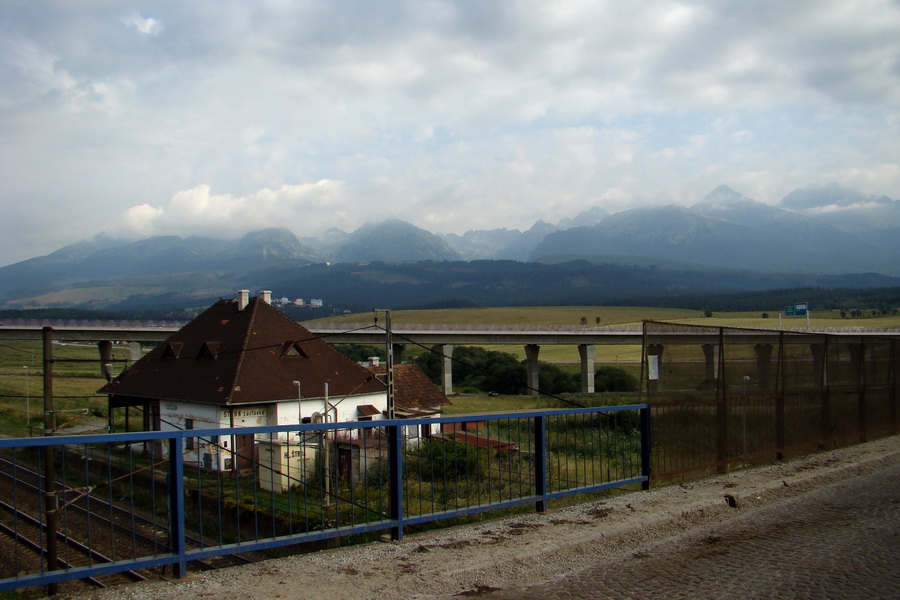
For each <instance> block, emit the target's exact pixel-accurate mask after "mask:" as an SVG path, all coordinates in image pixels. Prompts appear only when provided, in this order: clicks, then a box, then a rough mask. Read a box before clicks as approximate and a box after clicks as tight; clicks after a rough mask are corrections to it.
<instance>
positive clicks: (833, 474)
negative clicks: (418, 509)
mask: <svg viewBox="0 0 900 600" xmlns="http://www.w3.org/2000/svg"><path fill="white" fill-rule="evenodd" d="M898 465H900V436H894V437H890V438H885V439H882V440H878V441H875V442H870V443H867V444H862V445H859V446H854V447H852V448H844V449H840V450H835V451H831V452H823V453H819V454H814V455H811V456H807V457H804V458H802V459H797V460H793V461H789V462H785V463H782V464H777V465H772V466H767V467H759V468H753V469H747V470H744V471H740V472H735V473H730V474H728V475H723V476H716V477H711V478H708V479H704V480H700V481H695V482H691V483H686V484H682V485H674V486H668V487H663V488H659V489H654V490H651V491H649V492H631V493H623V494H621V495H618V496H615V497H611V498H608V499H604V500H597V501H594V502H589V503H585V504H581V505H578V506H573V507H567V508H562V509H558V510H550V511H548V512H546V513H544V514H527V515H521V516H517V517H513V518H508V519H503V520H497V521H491V522H485V523H481V524H477V525H466V526H461V527H455V528H451V529H445V530H440V531H432V532H428V533H422V534H414V535H407V536H406V537H405V538H404V540H403V541H402V542H400V543H394V542H375V543H371V544H366V545H362V546H355V547H350V548H339V549H334V550H325V551H321V552H317V553H314V554H306V555H301V556H294V557H288V558H282V559H275V560H269V561H265V562H261V563H256V564H252V565H245V566H242V567H234V568H231V569H226V570H221V571H214V572H208V573H204V574H201V575H191V576H190V577H188V578H185V579H183V580H178V581H150V582H144V583H139V584H134V585H128V586H123V587H119V588H116V589H110V590H96V591H86V592H83V593H80V594H79V595H68V596H66V595H60V597H62V598H72V599H74V598H79V599H87V598H90V599H97V600H113V599H115V600H120V599H131V598H153V599H160V600H168V599H171V600H176V599H177V600H183V599H184V598H210V599H218V598H222V599H226V598H227V599H233V598H242V599H245V600H272V599H300V598H304V599H307V598H329V599H333V600H341V599H344V598H346V599H355V600H358V599H364V598H379V599H397V598H419V599H425V598H451V597H457V598H460V597H462V598H464V597H472V596H481V597H485V598H497V599H501V598H544V597H558V598H594V597H650V596H652V595H654V594H656V597H659V594H660V593H661V589H663V590H666V591H670V592H673V591H674V588H673V587H672V586H675V585H678V584H679V582H678V581H674V580H673V579H672V578H673V577H675V578H677V577H678V576H679V575H677V574H676V575H673V574H672V573H674V572H675V571H672V569H670V567H669V566H668V565H670V564H671V563H672V561H671V560H668V559H666V558H665V557H667V556H668V557H673V556H680V557H681V559H679V560H681V565H682V567H681V569H682V570H681V571H679V573H681V575H680V576H682V577H684V576H685V573H690V572H691V571H692V570H697V567H698V566H699V567H702V569H700V570H703V573H701V575H702V576H703V577H701V578H700V579H697V578H695V577H693V575H692V576H691V578H690V580H687V581H682V582H680V583H681V584H683V585H684V586H686V587H684V588H683V589H684V590H688V592H686V595H681V594H675V593H673V594H671V597H675V596H679V597H701V598H702V597H707V598H711V597H760V598H761V597H773V598H778V597H822V596H821V595H817V594H815V593H813V591H814V590H815V588H814V587H809V585H806V584H802V585H801V583H798V580H795V579H791V578H790V577H789V575H790V573H791V572H793V571H795V570H796V569H798V568H807V567H808V564H807V562H805V561H806V559H804V558H803V557H801V558H798V559H796V560H800V564H801V565H807V567H796V565H795V564H794V563H791V564H794V566H791V565H787V566H785V569H784V577H786V578H787V579H786V581H787V583H785V585H794V587H793V588H790V587H785V588H783V589H782V590H781V591H780V592H779V591H778V590H777V589H776V588H775V587H773V586H769V585H768V584H769V583H771V582H772V581H774V580H773V579H772V578H770V577H769V576H768V575H766V574H763V575H759V573H758V569H757V568H756V567H750V566H747V567H746V568H745V569H744V570H745V571H747V572H748V573H751V574H754V573H755V574H756V575H754V576H755V577H756V579H760V578H761V584H760V585H763V586H764V588H763V589H766V590H768V593H766V594H753V593H749V592H750V591H751V590H750V589H748V588H747V587H746V586H747V585H749V584H746V583H745V584H736V583H735V582H734V580H735V575H734V573H733V572H731V571H728V570H727V566H728V565H734V564H737V565H746V564H748V562H749V560H750V559H749V558H748V556H749V555H744V554H741V552H744V550H740V549H738V550H734V552H736V554H734V555H732V556H730V557H729V556H728V554H727V553H725V552H723V548H726V547H728V548H732V547H733V548H739V545H738V544H736V543H731V542H737V541H738V538H743V539H744V540H751V541H752V540H753V539H756V538H758V537H760V536H759V535H757V534H758V533H760V532H768V533H766V535H768V536H770V537H771V536H775V535H776V534H777V536H776V537H777V544H781V549H779V553H782V552H787V550H788V549H789V548H791V547H794V546H804V545H806V546H808V545H809V543H810V542H809V539H808V538H807V537H804V536H806V535H809V534H810V532H815V531H816V530H818V529H819V525H820V523H818V522H816V521H815V519H814V518H813V523H812V524H811V525H809V526H807V527H799V526H795V525H791V527H788V526H787V524H788V523H793V520H792V517H789V516H788V515H789V514H793V515H796V513H797V512H798V511H800V512H801V513H802V512H804V511H808V512H810V514H812V511H811V510H809V507H812V506H813V505H814V503H815V502H818V503H819V504H822V503H824V505H825V506H826V508H825V510H831V512H829V513H827V515H826V516H824V517H822V519H820V521H821V520H824V521H829V522H831V523H832V525H834V526H835V528H833V529H832V530H829V532H828V533H827V534H825V535H824V538H823V539H826V540H834V543H833V544H831V543H830V542H828V543H826V542H816V543H819V544H821V543H825V544H826V547H824V548H821V547H820V546H816V548H817V549H816V550H815V552H816V553H818V554H819V555H821V556H823V557H824V558H823V559H822V560H823V562H822V565H827V566H828V567H827V568H829V569H840V568H841V567H842V563H841V560H840V557H838V558H837V559H834V557H835V556H837V555H836V554H835V551H831V550H829V548H831V547H832V546H833V547H834V548H839V547H847V548H850V547H855V546H858V545H860V544H859V542H860V533H859V532H860V528H863V530H866V529H868V530H870V531H869V533H864V534H863V538H862V539H863V540H866V539H869V540H871V541H872V545H873V546H877V547H878V548H882V547H883V548H886V550H884V551H883V552H881V553H880V554H878V556H880V557H883V558H884V561H885V562H884V564H885V565H888V567H889V568H890V569H891V572H892V573H897V570H896V567H900V561H898V556H900V539H898V537H897V536H898V535H900V531H898V529H897V528H896V524H895V525H894V526H893V527H894V529H890V528H888V529H883V528H881V529H879V523H881V522H882V520H883V518H884V515H885V514H887V516H888V518H889V519H893V521H894V522H897V521H898V520H900V503H898V500H900V498H898V494H900V490H898V489H897V487H898V485H900V466H898ZM888 475H890V477H888ZM889 479H890V480H891V481H893V482H894V483H892V484H890V485H889V486H886V485H880V486H879V485H878V482H882V481H884V482H886V481H888V480H889ZM857 480H858V481H857ZM865 482H868V483H865ZM864 484H865V485H868V486H869V487H870V488H872V490H873V491H872V492H871V493H872V494H874V496H873V497H872V499H870V500H865V499H864V498H862V497H861V499H859V500H858V501H857V502H856V505H858V506H857V508H858V509H860V510H863V511H866V510H867V507H868V506H869V505H872V504H875V503H877V504H878V510H877V511H874V512H872V511H869V512H866V515H867V516H866V517H865V519H861V520H859V522H858V523H857V525H856V528H855V529H853V531H854V532H855V533H853V535H854V536H856V537H854V538H853V539H854V540H856V541H854V542H852V543H851V542H848V543H846V544H844V546H841V543H842V542H840V539H841V536H842V535H844V534H843V533H842V531H846V532H849V531H851V530H850V529H845V530H844V529H842V528H844V525H843V524H841V523H840V519H837V518H836V517H835V514H837V513H841V511H842V510H846V509H834V504H835V500H834V498H835V496H834V494H836V493H837V491H839V490H840V488H841V486H844V487H845V488H849V489H856V488H853V487H852V486H863V485H864ZM860 489H861V487H860ZM835 490H837V491H835ZM828 506H831V507H832V508H831V509H828ZM791 507H793V508H791ZM835 510H837V513H835ZM779 511H781V512H779ZM785 511H788V512H785ZM790 511H792V512H790ZM829 515H830V516H829ZM810 518H812V517H810ZM792 527H794V528H793V529H792ZM878 532H880V533H878ZM846 535H847V536H849V533H847V534H846ZM728 536H732V537H728ZM835 536H837V537H835ZM866 536H868V537H866ZM877 536H881V537H877ZM773 539H774V538H773ZM848 539H849V537H848ZM723 541H725V542H728V543H726V544H722V543H721V542H723ZM740 548H745V549H746V547H745V546H740ZM754 551H755V552H756V553H757V554H759V553H760V552H763V553H765V552H768V550H766V549H765V548H756V550H753V549H752V548H751V549H750V550H747V552H754ZM685 552H693V553H694V554H692V555H689V556H692V557H693V562H691V561H688V562H685V560H686V559H685V558H684V553H685ZM666 553H668V554H666ZM716 556H719V557H723V558H721V561H720V562H715V560H714V559H715V557H716ZM707 558H710V559H711V560H713V562H709V561H707ZM791 560H795V559H791ZM867 560H868V559H867ZM654 561H655V562H654ZM697 561H700V562H697ZM704 561H706V562H704ZM779 564H782V565H785V564H786V563H784V562H782V563H779ZM850 564H851V563H846V564H843V566H844V567H848V565H850ZM820 566H821V565H820ZM673 568H674V567H673ZM809 568H812V567H809ZM822 568H825V567H822ZM848 568H849V567H848ZM886 568H887V567H886ZM627 569H631V571H627V572H626V570H627ZM647 569H650V571H648V570H647ZM652 569H656V570H657V572H653V571H652ZM669 571H671V572H669ZM615 573H620V574H621V576H620V577H619V580H618V581H620V583H621V582H626V583H627V580H628V578H629V576H630V578H632V579H634V578H636V577H637V576H638V575H639V574H641V573H644V574H646V573H649V575H646V576H645V577H644V580H645V581H650V582H651V583H653V585H657V586H663V587H662V588H658V587H657V588H655V589H653V590H651V589H650V588H647V593H646V595H645V594H643V593H641V592H640V590H637V589H631V590H630V591H629V590H628V589H625V588H621V587H620V588H615V587H610V588H609V591H604V592H603V593H601V592H599V591H598V586H599V585H601V584H600V583H598V582H599V581H603V582H607V583H608V582H609V581H611V579H612V574H615ZM867 576H868V579H869V580H870V579H872V577H875V578H876V579H877V578H878V575H877V574H875V575H873V574H872V573H871V572H869V573H868V574H867ZM704 578H705V579H704ZM857 579H860V578H857ZM883 579H884V578H881V579H880V580H879V585H880V587H876V588H873V589H872V590H869V591H866V590H865V589H861V588H858V586H857V583H855V581H856V580H848V581H849V583H848V586H849V587H848V588H847V589H850V590H857V591H858V592H859V593H858V594H857V595H846V594H840V595H835V597H841V598H843V597H846V598H874V597H898V596H900V583H898V579H897V578H896V577H894V578H888V579H887V580H883ZM861 580H863V581H865V580H867V579H866V577H862V579H861ZM579 581H580V582H581V583H579ZM717 582H719V583H717ZM729 582H730V583H729ZM603 585H606V583H603ZM622 585H625V583H622ZM566 586H568V587H566ZM592 586H593V587H592ZM666 586H668V587H666ZM604 590H605V588H604ZM690 590H693V592H694V593H693V594H691V592H690ZM811 590H812V591H811ZM820 591H821V590H820ZM882 591H887V592H897V594H893V593H889V594H888V595H881V593H882ZM664 595H665V594H664Z"/></svg>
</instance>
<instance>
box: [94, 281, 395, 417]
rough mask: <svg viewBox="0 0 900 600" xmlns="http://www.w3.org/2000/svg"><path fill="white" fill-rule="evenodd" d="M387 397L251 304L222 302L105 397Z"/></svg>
mask: <svg viewBox="0 0 900 600" xmlns="http://www.w3.org/2000/svg"><path fill="white" fill-rule="evenodd" d="M294 381H299V382H300V393H301V394H302V397H304V398H318V397H322V396H324V395H325V384H326V383H327V384H328V394H329V396H331V397H332V398H334V397H340V396H348V395H355V394H365V393H377V392H384V391H385V387H384V385H383V384H382V383H381V382H379V381H377V380H376V379H375V377H374V376H373V375H372V373H370V372H369V371H368V370H367V369H365V368H364V367H361V366H359V365H358V364H356V363H355V362H354V361H352V360H350V359H348V358H346V357H345V356H344V355H343V354H341V353H340V352H338V351H337V350H334V349H333V348H331V347H330V346H328V344H326V343H325V342H323V341H322V340H320V339H318V338H316V337H315V336H314V335H313V334H311V333H310V332H309V331H308V330H307V329H305V328H304V327H303V326H302V325H300V324H299V323H297V322H295V321H293V320H291V319H290V318H288V317H286V316H285V315H284V314H283V313H281V312H280V311H278V310H277V309H275V308H274V307H272V306H270V305H269V304H267V303H265V302H263V301H262V300H260V299H259V298H251V299H250V302H249V303H248V305H247V306H246V308H244V310H238V302H237V300H220V301H218V302H217V303H215V304H213V305H212V306H211V307H210V308H209V309H207V310H206V311H205V312H203V313H202V314H200V315H199V316H198V317H197V318H195V319H194V320H193V321H191V322H190V323H188V324H187V325H185V326H184V327H182V328H181V329H179V330H178V331H177V332H176V333H175V334H173V335H172V336H171V337H169V338H168V339H167V340H166V342H164V343H162V344H160V345H159V346H157V347H156V348H155V349H154V350H152V351H151V352H149V353H148V354H147V355H145V356H144V357H143V358H141V359H140V360H138V361H137V362H136V363H134V364H133V365H132V366H131V367H130V368H129V369H127V370H126V371H124V372H123V373H122V374H121V375H119V377H118V378H116V379H115V380H113V381H112V382H110V383H108V384H107V385H105V386H103V387H102V388H101V389H100V392H101V393H108V394H114V395H117V396H137V397H142V398H158V399H164V400H182V401H189V402H203V403H210V404H245V403H255V402H272V401H276V400H287V399H293V398H296V397H297V392H298V390H297V386H295V385H294V383H293V382H294Z"/></svg>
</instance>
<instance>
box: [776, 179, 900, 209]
mask: <svg viewBox="0 0 900 600" xmlns="http://www.w3.org/2000/svg"><path fill="white" fill-rule="evenodd" d="M892 202H893V200H891V199H890V198H888V197H887V196H874V195H866V194H864V193H862V192H860V191H859V190H854V189H849V188H845V187H843V186H841V185H838V184H837V183H828V184H825V185H820V186H809V187H806V188H803V189H797V190H794V191H793V192H791V193H790V194H788V195H787V196H785V197H784V198H782V200H781V202H780V203H779V206H780V207H782V208H786V209H788V210H796V211H822V210H828V209H846V208H851V207H871V206H877V205H885V204H891V203H892Z"/></svg>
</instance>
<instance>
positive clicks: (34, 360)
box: [0, 340, 129, 436]
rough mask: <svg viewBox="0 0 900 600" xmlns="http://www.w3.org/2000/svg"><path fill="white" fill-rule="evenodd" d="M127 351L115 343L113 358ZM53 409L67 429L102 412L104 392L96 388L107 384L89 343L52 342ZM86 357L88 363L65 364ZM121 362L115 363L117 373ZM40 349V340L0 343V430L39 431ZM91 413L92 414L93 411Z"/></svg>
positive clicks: (23, 433)
mask: <svg viewBox="0 0 900 600" xmlns="http://www.w3.org/2000/svg"><path fill="white" fill-rule="evenodd" d="M128 356H129V354H128V349H127V348H125V347H114V348H113V358H115V359H124V358H128ZM53 358H54V361H57V362H54V363H53V396H54V409H55V410H58V411H60V412H59V413H58V420H59V423H60V425H62V427H61V429H60V431H61V432H65V429H66V428H67V427H68V426H71V425H73V424H75V423H78V422H79V421H83V420H84V419H85V417H87V416H88V415H86V414H85V412H88V413H89V414H90V416H92V417H93V418H94V419H96V416H97V414H98V413H99V414H105V412H106V396H105V395H98V394H97V393H96V392H97V390H98V389H99V388H100V387H101V386H102V385H104V384H105V383H106V379H105V378H104V377H103V376H102V375H101V373H100V360H99V359H100V353H99V351H98V350H97V346H95V345H93V344H78V345H75V344H53ZM66 359H69V360H72V359H74V360H78V361H83V360H89V361H91V362H64V361H65V360H66ZM123 365H124V363H115V364H114V366H113V372H114V373H118V372H119V371H120V370H121V369H122V368H124V367H123ZM43 377H44V371H43V349H42V345H41V342H40V341H18V340H10V341H5V342H3V343H2V344H0V434H4V435H13V436H28V435H29V426H30V428H31V431H32V432H33V433H34V435H40V434H41V431H42V430H43V410H44V397H43V395H44V388H43ZM91 411H93V413H92V412H91Z"/></svg>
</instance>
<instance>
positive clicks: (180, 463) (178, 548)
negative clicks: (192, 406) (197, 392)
mask: <svg viewBox="0 0 900 600" xmlns="http://www.w3.org/2000/svg"><path fill="white" fill-rule="evenodd" d="M182 443H183V442H182V437H181V436H175V437H173V438H170V439H169V476H168V482H167V483H168V488H169V489H168V491H169V539H170V542H169V543H170V546H171V548H172V553H173V554H175V555H176V556H178V562H176V563H173V564H172V568H173V570H174V571H175V573H174V575H175V577H184V576H185V575H186V574H187V556H186V555H185V552H186V551H187V548H186V546H185V539H184V455H183V454H182Z"/></svg>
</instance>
